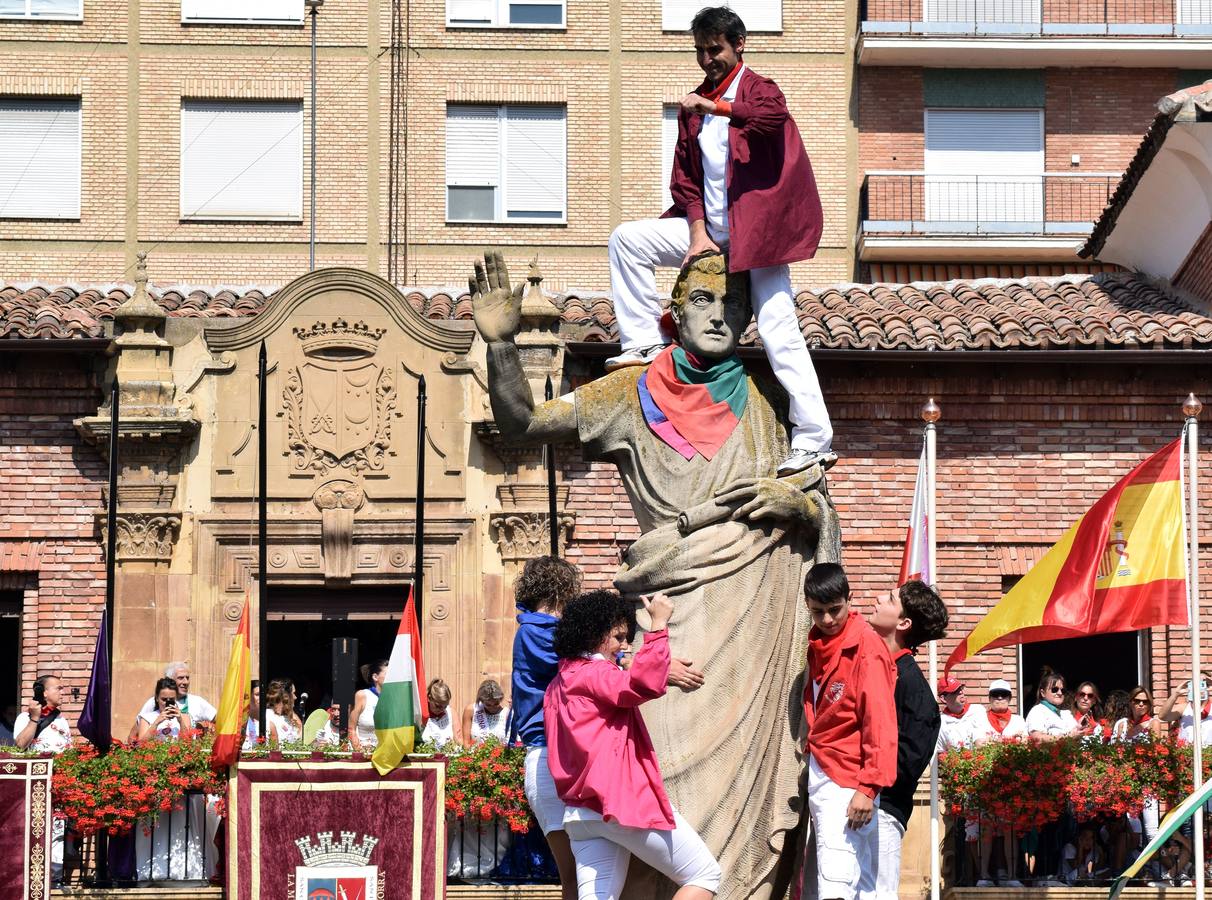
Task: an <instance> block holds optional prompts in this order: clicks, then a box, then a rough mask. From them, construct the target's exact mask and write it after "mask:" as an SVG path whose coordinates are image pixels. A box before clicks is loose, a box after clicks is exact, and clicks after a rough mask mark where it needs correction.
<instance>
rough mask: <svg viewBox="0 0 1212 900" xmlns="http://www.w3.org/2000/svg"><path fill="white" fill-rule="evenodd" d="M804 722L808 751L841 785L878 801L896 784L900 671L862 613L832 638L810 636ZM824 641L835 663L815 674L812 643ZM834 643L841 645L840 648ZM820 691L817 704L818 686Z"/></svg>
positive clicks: (813, 633) (815, 632) (854, 615)
mask: <svg viewBox="0 0 1212 900" xmlns="http://www.w3.org/2000/svg"><path fill="white" fill-rule="evenodd" d="M808 639H809V642H810V646H809V650H808V669H807V675H806V677H805V680H804V717H805V719H806V720H807V722H808V752H809V753H811V754H812V756H813V758H814V759H816V762H817V765H819V766H820V767H821V769H822V770H824V772H825V774H826V775H828V776H829V777H830V778H831V779H833V780H834V781H835V782H836V783H837V784H839V785H841V786H842V787H845V788H853V789H854V790H857V791H862V792H863V793H864V794H866V795H867V796H868V797H871V798H874V797H875V795H876V794H878V793H879V792H880V791H881V790H882V789H884V788H886V787H891V786H892V785H893V784H894V783H895V782H896V748H897V727H896V701H895V699H894V691H895V689H896V666H895V665H894V664H893V662H892V655H891V654H890V653H889V652H888V646H887V645H886V644H885V643H884V641H883V639H882V638H881V637H880V636H879V635H878V634H876V633H875V630H874V629H873V628H872V627H871V626H870V625H869V624H867V620H866V619H864V618H863V617H862V616H860V615H859V614H858V613H856V612H851V613H850V618H849V619H847V620H846V625H845V627H844V628H843V629H842V630H841V632H839V633H838V634H836V635H834V636H833V637H832V638H824V637H823V635H822V634H821V633H820V631H819V630H818V629H817V628H816V627H815V626H814V627H813V629H812V631H810V632H809V634H808ZM822 640H823V641H824V642H825V643H826V644H828V645H830V646H829V653H828V654H826V657H827V658H828V659H830V660H831V663H828V664H827V665H826V666H825V667H823V668H824V671H820V672H817V671H814V669H815V668H816V667H817V666H818V662H817V660H818V657H817V655H816V654H814V651H813V647H812V646H811V644H813V643H816V642H820V641H822ZM834 641H841V644H840V645H838V646H834V645H833V642H834ZM814 681H816V682H819V684H820V692H819V693H818V694H817V697H816V702H815V703H814V702H813V700H812V693H813V692H812V685H813V682H814Z"/></svg>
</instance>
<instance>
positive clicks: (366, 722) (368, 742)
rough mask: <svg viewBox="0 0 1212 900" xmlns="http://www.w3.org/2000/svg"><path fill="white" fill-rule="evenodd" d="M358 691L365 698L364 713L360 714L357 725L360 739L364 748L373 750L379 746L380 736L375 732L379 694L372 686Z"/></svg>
mask: <svg viewBox="0 0 1212 900" xmlns="http://www.w3.org/2000/svg"><path fill="white" fill-rule="evenodd" d="M358 693H359V694H361V695H362V696H363V697H364V698H365V702H364V703H363V705H362V714H361V715H359V716H358V721H357V725H356V726H355V727H356V728H357V730H358V741H359V742H361V744H362V746H363V748H365V749H370V750H373V749H374V748H375V747H377V746H379V736H378V735H377V734H376V733H375V709H376V707H378V705H379V695H378V694H376V693H375V692H374V691H372V690H371V689H370V688H362V690H360V691H358Z"/></svg>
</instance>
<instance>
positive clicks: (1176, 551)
mask: <svg viewBox="0 0 1212 900" xmlns="http://www.w3.org/2000/svg"><path fill="white" fill-rule="evenodd" d="M1181 471H1182V440H1181V438H1180V439H1179V440H1176V441H1174V442H1173V443H1172V444H1169V445H1167V446H1166V447H1164V448H1163V449H1162V450H1160V451H1158V452H1157V453H1154V454H1153V455H1152V456H1150V457H1149V458H1148V459H1146V460H1145V461H1144V462H1142V463H1141V464H1140V465H1138V466H1137V467H1136V468H1135V469H1133V470H1132V471H1131V472H1129V473H1128V475H1127V476H1125V477H1124V478H1123V479H1121V480H1120V482H1119V483H1118V484H1117V485H1115V487H1113V488H1112V489H1111V490H1110V491H1108V492H1107V493H1106V494H1104V495H1103V496H1102V498H1101V499H1100V500H1099V501H1098V502H1097V503H1095V504H1094V506H1093V507H1091V508H1090V510H1089V511H1088V512H1087V513H1086V514H1085V515H1083V516H1082V517H1081V518H1080V519H1078V520H1077V522H1076V523H1075V524H1074V525H1073V527H1071V528H1070V529H1069V530H1068V531H1067V532H1066V533H1065V536H1064V537H1062V538H1061V539H1060V541H1059V542H1058V543H1057V544H1056V545H1055V546H1053V547H1052V549H1051V550H1049V551H1048V552H1047V553H1046V554H1044V557H1043V559H1041V560H1040V561H1039V562H1038V563H1036V564H1035V566H1033V567H1032V569H1031V571H1029V572H1028V573H1027V574H1026V575H1024V576H1023V578H1022V580H1021V581H1019V583H1018V584H1016V585H1015V586H1014V587H1013V588H1011V590H1010V591H1009V593H1007V594H1006V595H1005V596H1004V597H1002V599H1001V602H1000V603H998V604H997V605H996V606H995V607H993V609H991V610H989V612H988V613H987V614H986V615H985V618H983V619H982V620H981V621H980V622H979V623H978V624H977V626H976V628H974V629H973V631H972V633H971V634H969V635H968V637H967V638H965V639H964V640H963V641H961V642H960V644H959V646H958V647H956V648H955V651H954V652H953V653H952V654H951V657H950V659H948V660H947V667H946V668H947V671H950V670H951V668H952V667H953V666H955V665H956V664H957V663H960V662H963V661H964V660H965V659H968V658H969V657H972V656H975V655H976V654H977V653H980V652H981V651H983V650H992V649H994V648H996V647H1007V646H1011V645H1013V644H1026V643H1030V642H1031V641H1048V640H1054V639H1056V638H1068V637H1082V636H1084V635H1089V634H1106V633H1109V632H1113V631H1135V630H1137V629H1140V628H1149V627H1151V626H1153V625H1185V624H1186V623H1187V621H1188V620H1187V565H1186V555H1185V552H1184V543H1183V492H1182V482H1181V480H1180V477H1181Z"/></svg>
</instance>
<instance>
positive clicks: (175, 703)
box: [164, 697, 177, 706]
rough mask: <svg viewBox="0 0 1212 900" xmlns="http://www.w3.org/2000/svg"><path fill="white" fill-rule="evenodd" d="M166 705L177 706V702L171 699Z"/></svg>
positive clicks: (166, 701)
mask: <svg viewBox="0 0 1212 900" xmlns="http://www.w3.org/2000/svg"><path fill="white" fill-rule="evenodd" d="M164 705H165V706H176V705H177V701H176V700H174V699H173V698H172V697H169V698H168V699H167V700H165V701H164Z"/></svg>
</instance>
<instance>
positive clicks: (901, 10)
mask: <svg viewBox="0 0 1212 900" xmlns="http://www.w3.org/2000/svg"><path fill="white" fill-rule="evenodd" d="M862 29H863V31H864V32H866V33H879V32H886V33H896V34H904V33H914V34H917V33H920V34H961V35H988V36H991V37H994V36H1003V37H1004V36H1013V35H1066V34H1078V35H1080V34H1092V35H1099V34H1105V35H1136V36H1141V37H1147V36H1167V35H1183V34H1212V0H863V4H862Z"/></svg>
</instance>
